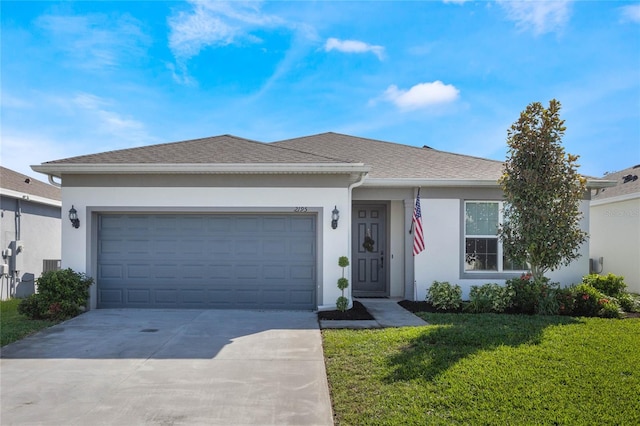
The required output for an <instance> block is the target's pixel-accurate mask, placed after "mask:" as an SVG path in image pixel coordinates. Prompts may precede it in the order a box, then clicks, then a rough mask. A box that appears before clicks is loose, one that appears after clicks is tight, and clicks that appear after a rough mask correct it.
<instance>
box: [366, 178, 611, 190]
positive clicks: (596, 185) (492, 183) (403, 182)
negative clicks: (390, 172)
mask: <svg viewBox="0 0 640 426" xmlns="http://www.w3.org/2000/svg"><path fill="white" fill-rule="evenodd" d="M616 184H617V182H616V181H612V180H602V179H587V189H602V188H610V187H612V186H616ZM362 186H364V187H378V188H403V187H421V186H422V187H450V188H455V187H476V188H499V187H500V184H499V183H498V181H497V180H492V179H403V178H386V179H384V178H383V179H376V178H369V179H367V180H366V182H364V184H363V185H362Z"/></svg>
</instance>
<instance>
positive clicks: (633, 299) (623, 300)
mask: <svg viewBox="0 0 640 426" xmlns="http://www.w3.org/2000/svg"><path fill="white" fill-rule="evenodd" d="M616 299H617V300H618V304H619V305H620V308H622V310H623V311H625V312H640V296H634V295H633V294H629V293H622V294H620V295H619V296H617V297H616Z"/></svg>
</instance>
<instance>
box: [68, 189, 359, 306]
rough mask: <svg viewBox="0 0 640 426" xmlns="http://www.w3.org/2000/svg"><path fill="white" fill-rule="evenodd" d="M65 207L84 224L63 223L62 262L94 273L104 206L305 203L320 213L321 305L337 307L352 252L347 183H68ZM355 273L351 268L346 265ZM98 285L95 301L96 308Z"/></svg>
mask: <svg viewBox="0 0 640 426" xmlns="http://www.w3.org/2000/svg"><path fill="white" fill-rule="evenodd" d="M62 198H63V200H64V203H63V206H62V210H63V211H68V210H69V209H70V208H71V205H72V204H73V205H74V206H75V208H76V210H77V211H78V216H79V218H80V228H79V229H74V228H72V227H71V226H65V227H63V233H62V265H63V267H65V268H66V267H70V268H73V269H74V270H77V271H83V272H86V273H87V274H88V275H89V276H94V275H95V265H96V249H95V242H94V241H95V240H96V239H97V230H96V222H97V221H96V218H97V215H98V213H100V212H105V211H120V212H128V211H148V212H152V211H165V212H169V211H171V212H189V211H198V212H216V211H218V212H249V211H258V212H260V211H263V212H280V213H292V214H293V213H294V212H295V208H296V207H305V208H307V209H308V210H309V211H313V212H317V214H318V223H317V227H318V229H317V231H318V247H319V250H318V251H319V256H318V274H317V277H318V278H317V282H318V286H319V289H318V293H317V300H318V304H319V308H320V309H328V308H333V307H335V301H336V299H337V298H338V296H340V290H339V289H338V288H337V286H336V282H337V279H338V278H340V276H341V272H342V270H341V268H340V267H339V266H338V257H339V256H350V254H349V253H351V248H350V244H351V238H350V235H351V203H350V200H349V190H348V189H347V188H346V187H342V188H286V187H283V188H259V189H256V188H231V187H227V188H207V187H187V188H175V187H172V188H167V187H145V188H139V187H119V188H113V187H93V188H91V187H63V189H62ZM334 206H337V208H338V210H339V211H340V221H339V224H338V228H337V229H335V230H334V229H332V228H331V211H332V210H333V208H334ZM347 273H348V274H349V275H348V276H350V270H348V271H347ZM95 294H96V292H95V286H94V288H93V289H92V291H91V307H92V308H95V306H96V305H95V303H96V298H95Z"/></svg>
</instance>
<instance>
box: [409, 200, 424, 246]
mask: <svg viewBox="0 0 640 426" xmlns="http://www.w3.org/2000/svg"><path fill="white" fill-rule="evenodd" d="M411 222H412V223H411V226H412V227H413V255H414V256H415V255H417V254H419V253H420V252H421V251H422V250H424V234H423V232H422V210H421V209H420V188H418V196H417V197H416V208H415V209H414V210H413V219H412V220H411Z"/></svg>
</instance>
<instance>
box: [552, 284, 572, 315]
mask: <svg viewBox="0 0 640 426" xmlns="http://www.w3.org/2000/svg"><path fill="white" fill-rule="evenodd" d="M556 299H557V300H558V313H559V314H560V315H573V307H574V305H575V295H574V292H573V288H572V287H566V288H559V289H558V290H557V291H556Z"/></svg>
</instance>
